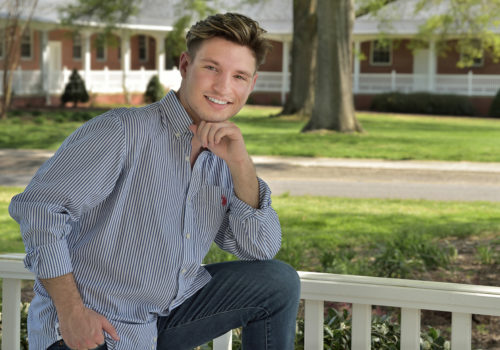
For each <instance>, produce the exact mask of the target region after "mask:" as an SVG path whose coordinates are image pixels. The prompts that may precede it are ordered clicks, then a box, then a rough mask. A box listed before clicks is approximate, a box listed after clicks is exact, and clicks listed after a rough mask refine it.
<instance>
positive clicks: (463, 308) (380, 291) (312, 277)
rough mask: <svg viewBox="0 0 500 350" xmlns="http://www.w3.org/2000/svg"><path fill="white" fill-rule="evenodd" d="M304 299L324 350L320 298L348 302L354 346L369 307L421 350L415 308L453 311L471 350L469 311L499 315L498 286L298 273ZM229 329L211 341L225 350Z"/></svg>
mask: <svg viewBox="0 0 500 350" xmlns="http://www.w3.org/2000/svg"><path fill="white" fill-rule="evenodd" d="M23 256H24V255H23V254H8V255H0V278H3V310H2V322H3V324H2V327H3V331H2V333H3V335H2V349H9V350H18V349H19V346H20V345H19V337H20V300H21V281H22V280H30V279H33V275H32V274H31V273H30V272H29V271H27V270H26V269H25V268H24V265H23V263H22V258H23ZM299 275H300V279H301V288H302V291H301V297H302V299H304V300H305V344H304V345H305V349H307V350H322V349H323V321H324V319H323V317H324V302H325V301H335V302H345V303H352V344H351V349H353V350H368V349H370V344H371V338H370V329H371V317H372V305H380V306H392V307H398V308H401V349H403V350H417V349H420V310H422V309H426V310H439V311H447V312H451V313H452V325H451V347H452V349H453V350H470V349H471V343H472V321H471V320H472V314H480V315H490V316H500V287H487V286H475V285H465V284H456V283H441V282H427V281H415V280H401V279H391V278H378V277H363V276H350V275H334V274H327V273H315V272H299ZM230 349H231V333H227V334H226V335H224V336H222V337H220V338H218V339H216V340H215V341H214V350H230Z"/></svg>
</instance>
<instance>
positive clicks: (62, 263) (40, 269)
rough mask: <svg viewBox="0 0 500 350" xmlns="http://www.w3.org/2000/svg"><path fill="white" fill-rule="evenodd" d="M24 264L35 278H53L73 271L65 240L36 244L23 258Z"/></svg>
mask: <svg viewBox="0 0 500 350" xmlns="http://www.w3.org/2000/svg"><path fill="white" fill-rule="evenodd" d="M24 266H25V267H26V268H27V269H28V270H30V271H31V272H33V273H34V274H35V276H36V277H37V278H41V279H46V278H55V277H59V276H62V275H66V274H68V273H70V272H72V271H73V267H72V265H71V257H70V254H69V250H68V245H67V242H66V240H58V241H56V242H54V243H52V244H48V245H43V246H38V247H36V248H34V249H33V250H31V251H29V252H28V253H27V254H26V257H25V258H24Z"/></svg>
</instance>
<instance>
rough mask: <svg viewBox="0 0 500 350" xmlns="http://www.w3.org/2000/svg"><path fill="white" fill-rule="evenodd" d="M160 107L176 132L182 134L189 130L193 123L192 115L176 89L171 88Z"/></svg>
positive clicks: (161, 101)
mask: <svg viewBox="0 0 500 350" xmlns="http://www.w3.org/2000/svg"><path fill="white" fill-rule="evenodd" d="M160 109H161V110H162V112H163V114H164V115H165V116H166V117H165V119H166V120H167V121H168V123H169V124H170V125H171V126H172V128H173V131H174V133H175V134H179V135H182V134H184V133H185V132H190V131H189V126H190V125H191V124H193V121H192V120H191V117H189V115H188V114H187V112H186V110H185V109H184V107H183V106H182V104H181V102H180V101H179V99H178V98H177V95H176V94H175V91H174V90H170V91H169V92H168V93H167V94H166V95H165V96H164V97H163V98H162V99H161V100H160Z"/></svg>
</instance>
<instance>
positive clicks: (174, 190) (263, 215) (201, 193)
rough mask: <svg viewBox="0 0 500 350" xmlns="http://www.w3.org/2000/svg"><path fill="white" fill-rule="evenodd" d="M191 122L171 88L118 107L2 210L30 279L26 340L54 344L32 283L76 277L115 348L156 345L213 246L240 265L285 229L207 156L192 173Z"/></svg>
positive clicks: (269, 248)
mask: <svg viewBox="0 0 500 350" xmlns="http://www.w3.org/2000/svg"><path fill="white" fill-rule="evenodd" d="M191 123H192V121H191V119H190V117H189V116H188V114H187V113H186V111H185V110H184V108H183V107H182V105H181V104H180V103H179V101H178V99H177V97H176V95H175V93H174V92H170V93H168V94H167V95H166V96H165V97H164V98H163V99H162V100H161V101H159V102H157V103H153V104H151V105H148V106H146V107H142V108H130V109H125V108H123V109H116V110H111V111H109V112H107V113H105V114H103V115H101V116H98V117H96V118H94V119H92V120H90V121H89V122H87V123H85V124H84V125H82V126H81V127H80V128H79V129H77V130H76V131H75V132H74V133H73V134H72V135H70V136H69V137H68V138H67V139H66V140H65V141H64V142H63V144H62V145H61V147H60V148H59V149H58V151H57V152H56V153H55V155H54V156H53V157H52V158H50V159H49V160H48V161H47V162H46V163H45V164H43V165H42V167H41V168H40V169H39V170H38V172H37V173H36V174H35V176H34V177H33V179H32V181H31V182H30V184H29V185H28V186H27V188H26V189H25V191H24V192H23V193H21V194H18V195H16V196H15V197H14V198H13V199H12V202H11V204H10V207H9V211H10V214H11V215H12V217H13V218H14V219H15V220H16V221H18V222H19V224H20V228H21V233H22V236H23V240H24V243H25V247H26V258H25V265H26V267H27V268H28V269H29V270H31V271H32V272H33V273H34V274H35V275H36V277H37V281H36V282H35V297H34V299H33V301H32V303H31V306H30V309H29V318H28V322H29V342H30V348H32V349H37V350H38V349H46V348H47V347H48V346H49V345H50V344H52V343H54V342H55V341H56V340H57V339H58V335H57V331H56V325H57V322H58V321H57V313H56V310H55V307H54V305H53V303H52V301H51V299H50V297H49V295H48V293H47V291H46V290H45V289H44V288H43V286H42V285H41V283H40V282H39V280H38V279H46V278H54V277H58V276H62V275H64V274H67V273H73V274H74V277H75V280H76V284H77V287H78V289H79V291H80V294H81V297H82V299H83V302H84V305H85V306H87V307H89V308H91V309H93V310H95V311H97V312H99V313H100V314H102V315H104V316H105V317H106V318H107V319H108V320H109V321H110V322H111V323H112V324H113V326H114V327H115V328H116V330H117V332H118V334H119V336H120V337H121V339H120V341H118V342H115V341H113V340H112V339H111V338H109V337H107V338H106V343H107V345H108V348H109V349H125V350H130V349H134V350H141V349H144V350H146V349H148V350H150V349H152V348H153V349H154V348H156V345H155V342H156V337H157V328H156V321H157V317H158V316H164V315H168V313H169V311H170V310H172V309H173V308H175V307H176V306H179V305H180V304H181V303H182V302H183V301H184V300H186V298H188V297H189V296H191V295H193V294H194V293H195V292H196V291H197V290H199V289H200V288H202V287H203V286H204V285H205V284H206V283H207V282H208V281H209V280H210V275H209V274H208V272H207V271H206V270H205V269H204V268H203V267H202V266H201V264H202V260H203V258H204V257H205V255H206V254H207V252H208V250H209V248H210V246H211V244H212V242H215V243H216V244H217V245H218V246H219V247H221V248H222V249H224V250H226V251H229V252H231V253H233V254H235V255H236V256H237V257H239V258H240V259H246V260H255V259H259V260H263V259H271V258H272V257H273V256H274V255H275V254H276V253H277V251H278V250H279V247H280V242H281V229H280V224H279V220H278V217H277V215H276V212H275V211H274V210H273V209H272V207H271V199H270V190H269V188H268V186H267V185H266V184H265V183H264V182H263V181H262V180H260V179H259V188H260V190H259V191H260V199H259V201H260V206H259V209H254V208H252V207H251V206H249V205H248V204H246V203H245V202H243V201H241V200H240V199H238V198H237V197H236V195H235V193H234V189H233V182H232V178H231V173H230V172H229V168H228V167H227V165H226V163H225V162H224V161H223V160H222V159H220V158H218V157H217V156H215V155H214V154H213V153H211V152H209V151H203V152H202V153H201V154H200V155H199V156H198V159H197V160H196V162H195V164H194V166H193V167H191V162H190V155H191V139H192V137H193V135H192V133H191V131H190V130H189V129H188V127H189V125H190V124H191Z"/></svg>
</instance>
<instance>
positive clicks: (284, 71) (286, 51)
mask: <svg viewBox="0 0 500 350" xmlns="http://www.w3.org/2000/svg"><path fill="white" fill-rule="evenodd" d="M281 64H282V68H281V104H282V105H284V104H285V102H286V93H287V92H288V74H289V66H290V42H289V41H283V54H282V57H281Z"/></svg>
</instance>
